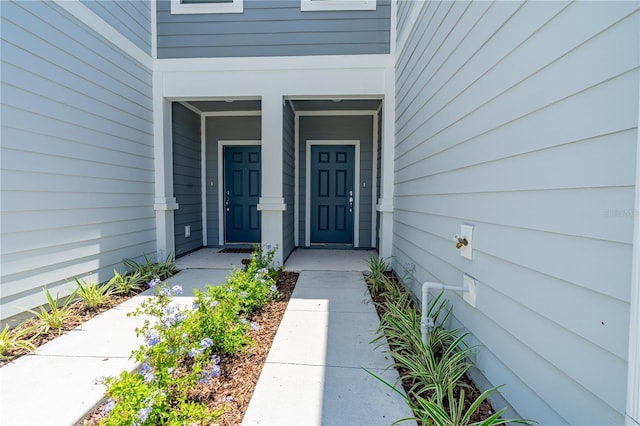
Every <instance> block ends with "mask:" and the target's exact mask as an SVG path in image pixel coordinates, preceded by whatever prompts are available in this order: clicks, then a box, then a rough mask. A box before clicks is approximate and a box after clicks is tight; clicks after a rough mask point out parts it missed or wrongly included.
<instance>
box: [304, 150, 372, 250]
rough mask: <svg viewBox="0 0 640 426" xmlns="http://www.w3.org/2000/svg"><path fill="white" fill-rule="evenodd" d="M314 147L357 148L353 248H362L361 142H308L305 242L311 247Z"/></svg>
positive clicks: (354, 177)
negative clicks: (312, 157)
mask: <svg viewBox="0 0 640 426" xmlns="http://www.w3.org/2000/svg"><path fill="white" fill-rule="evenodd" d="M313 145H353V146H354V147H355V159H354V169H355V170H354V171H353V197H354V198H355V201H356V202H355V205H354V207H353V216H354V218H353V247H354V248H357V247H360V141H359V140H319V139H308V140H307V152H306V159H305V164H306V171H305V191H306V192H305V218H304V221H305V227H304V242H305V245H306V246H307V247H308V246H310V245H311V147H312V146H313Z"/></svg>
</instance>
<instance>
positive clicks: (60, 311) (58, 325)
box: [29, 288, 76, 334]
mask: <svg viewBox="0 0 640 426" xmlns="http://www.w3.org/2000/svg"><path fill="white" fill-rule="evenodd" d="M44 294H45V296H46V298H47V305H45V306H41V307H40V312H37V311H34V310H31V309H30V310H29V312H31V313H32V314H34V315H35V316H36V318H37V326H36V328H37V330H38V332H40V333H47V332H49V330H51V329H54V330H58V334H61V333H62V327H63V325H64V323H65V321H66V320H68V319H69V318H71V317H73V314H72V312H71V308H70V307H69V304H70V303H71V301H72V300H73V298H74V297H75V295H76V292H75V291H74V292H73V293H71V294H70V295H69V296H68V297H67V299H66V300H65V301H64V303H62V304H61V303H60V298H59V296H58V294H56V298H55V299H54V298H53V296H51V293H50V292H49V290H48V289H47V288H45V289H44ZM47 307H48V309H47Z"/></svg>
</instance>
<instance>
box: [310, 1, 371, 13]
mask: <svg viewBox="0 0 640 426" xmlns="http://www.w3.org/2000/svg"><path fill="white" fill-rule="evenodd" d="M300 10H302V11H303V12H309V11H321V10H376V0H300Z"/></svg>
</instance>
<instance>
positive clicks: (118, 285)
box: [107, 269, 146, 295]
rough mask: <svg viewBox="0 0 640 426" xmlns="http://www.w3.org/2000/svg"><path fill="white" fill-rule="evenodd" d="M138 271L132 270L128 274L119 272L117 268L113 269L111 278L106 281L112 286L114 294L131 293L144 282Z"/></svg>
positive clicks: (138, 289)
mask: <svg viewBox="0 0 640 426" xmlns="http://www.w3.org/2000/svg"><path fill="white" fill-rule="evenodd" d="M145 282H146V281H144V280H143V279H142V275H141V274H140V272H139V271H133V272H132V273H130V274H121V273H120V272H118V271H117V270H115V269H114V270H113V278H111V279H110V280H109V282H108V283H107V284H108V285H109V286H111V287H113V289H114V293H116V294H125V295H126V294H132V293H136V292H139V291H140V290H142V285H143V284H144V283H145Z"/></svg>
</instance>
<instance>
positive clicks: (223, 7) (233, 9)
mask: <svg viewBox="0 0 640 426" xmlns="http://www.w3.org/2000/svg"><path fill="white" fill-rule="evenodd" d="M242 11H243V0H171V14H173V15H177V14H197V13H242Z"/></svg>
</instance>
